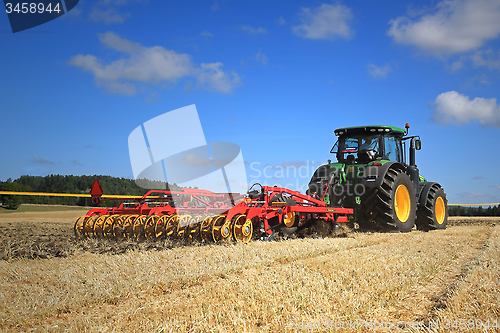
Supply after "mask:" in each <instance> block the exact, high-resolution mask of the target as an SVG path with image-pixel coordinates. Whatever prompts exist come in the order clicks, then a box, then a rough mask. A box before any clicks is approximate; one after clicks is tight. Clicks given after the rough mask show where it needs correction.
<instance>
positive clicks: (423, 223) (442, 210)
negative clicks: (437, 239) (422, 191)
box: [416, 184, 448, 231]
mask: <svg viewBox="0 0 500 333" xmlns="http://www.w3.org/2000/svg"><path fill="white" fill-rule="evenodd" d="M423 199H425V200H424V201H422V203H421V205H420V206H419V207H418V210H417V222H416V224H417V228H418V229H419V230H422V231H429V230H435V229H446V225H447V224H448V201H447V200H446V194H445V193H444V191H443V189H442V188H441V187H440V186H439V185H437V184H434V185H432V186H431V188H430V189H429V193H428V194H427V198H423Z"/></svg>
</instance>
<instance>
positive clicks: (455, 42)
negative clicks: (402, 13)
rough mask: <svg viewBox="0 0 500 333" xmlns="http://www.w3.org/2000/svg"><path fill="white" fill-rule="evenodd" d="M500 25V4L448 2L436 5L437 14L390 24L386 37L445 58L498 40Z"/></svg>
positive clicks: (492, 1)
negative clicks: (447, 55) (491, 40)
mask: <svg viewBox="0 0 500 333" xmlns="http://www.w3.org/2000/svg"><path fill="white" fill-rule="evenodd" d="M499 22H500V1H498V0H446V1H442V2H440V3H438V4H437V5H436V8H435V9H434V13H431V14H426V15H422V16H420V17H419V18H417V19H415V20H412V19H410V18H408V17H398V18H396V19H395V20H391V21H390V22H389V23H390V24H391V27H390V29H389V31H388V32H387V34H388V35H389V36H391V37H393V39H394V41H395V42H397V43H400V44H409V45H415V46H416V47H418V48H420V49H422V50H424V51H426V52H429V53H432V54H435V55H445V54H453V53H460V52H467V51H471V50H475V49H477V48H479V47H481V46H482V45H483V44H484V42H485V41H487V40H489V39H494V38H496V37H498V35H499V34H500V24H499Z"/></svg>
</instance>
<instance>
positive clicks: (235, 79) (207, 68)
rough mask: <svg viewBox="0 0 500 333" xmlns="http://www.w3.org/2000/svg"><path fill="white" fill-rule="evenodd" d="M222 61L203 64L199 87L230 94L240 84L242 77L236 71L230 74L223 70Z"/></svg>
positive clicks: (199, 76)
mask: <svg viewBox="0 0 500 333" xmlns="http://www.w3.org/2000/svg"><path fill="white" fill-rule="evenodd" d="M221 67H222V63H220V62H217V63H211V64H201V70H202V71H201V73H200V74H199V75H198V83H197V87H198V88H202V89H206V90H209V91H214V92H219V93H223V94H229V93H232V92H233V89H234V88H235V87H237V86H239V85H240V83H241V79H240V77H239V75H238V74H237V73H236V72H234V71H233V72H232V73H231V74H228V73H226V72H224V71H222V70H221Z"/></svg>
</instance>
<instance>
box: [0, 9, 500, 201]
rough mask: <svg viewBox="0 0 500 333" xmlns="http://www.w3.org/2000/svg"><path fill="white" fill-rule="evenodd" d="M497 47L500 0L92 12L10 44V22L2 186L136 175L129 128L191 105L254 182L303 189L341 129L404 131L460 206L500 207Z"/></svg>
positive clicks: (3, 70) (0, 20)
mask: <svg viewBox="0 0 500 333" xmlns="http://www.w3.org/2000/svg"><path fill="white" fill-rule="evenodd" d="M499 36H500V1H498V0H495V1H492V0H474V1H471V0H462V1H457V0H455V1H363V2H360V1H350V2H348V1H335V2H322V1H274V2H264V1H230V0H226V1H222V0H216V1H206V2H200V1H154V0H150V1H146V0H135V1H134V0H96V1H90V0H89V1H85V0H81V1H80V3H79V4H78V5H77V6H76V7H75V8H74V9H73V10H72V11H70V12H69V13H68V14H66V15H64V16H62V17H61V18H58V19H55V20H53V21H51V22H48V23H46V24H43V25H41V26H38V27H35V28H32V29H29V30H26V31H23V32H19V33H15V34H13V33H12V32H11V29H10V25H9V21H8V18H7V15H6V14H4V15H0V41H1V44H0V45H1V49H0V50H1V53H0V88H1V89H0V112H1V113H0V114H1V122H0V124H1V125H0V133H1V134H0V135H1V136H0V138H1V140H2V154H1V156H2V157H1V160H0V180H6V179H8V178H13V179H15V178H17V177H19V176H21V175H25V174H27V175H42V176H44V175H47V174H74V175H83V174H85V175H89V174H106V175H112V176H118V177H127V178H133V174H132V169H131V164H130V159H129V153H128V146H127V138H128V135H129V134H130V133H131V132H132V130H134V128H136V127H137V126H139V125H140V124H142V123H144V122H145V121H147V120H149V119H151V118H154V117H156V116H158V115H161V114H163V113H165V112H167V111H171V110H174V109H178V108H181V107H184V106H187V105H191V104H195V105H196V107H197V110H198V113H199V117H200V120H201V123H202V126H203V131H204V134H205V137H206V140H207V141H209V142H213V141H222V142H233V143H236V144H238V145H239V146H240V147H241V151H242V153H243V157H244V159H245V161H246V162H247V177H248V181H249V182H251V181H252V180H260V181H261V182H267V184H270V185H274V184H278V185H281V186H287V185H288V186H289V187H291V188H293V189H301V188H302V189H303V188H304V187H303V186H304V184H306V183H307V182H308V180H309V177H310V174H311V173H312V172H313V170H314V168H315V167H317V166H319V165H321V164H322V163H324V162H326V160H327V159H333V158H334V156H331V155H330V154H329V151H330V148H331V146H332V145H333V144H334V143H335V141H336V137H335V136H334V134H333V130H334V129H336V128H339V127H345V126H356V125H365V124H388V125H394V126H399V127H404V124H405V123H406V122H408V123H410V125H411V128H410V133H411V134H415V135H416V134H418V135H420V137H421V139H422V147H423V148H422V150H421V151H419V152H417V165H418V167H419V168H420V171H421V173H422V174H423V175H424V176H425V177H426V178H427V179H429V180H432V181H438V182H440V183H441V184H442V185H443V186H444V188H445V191H446V192H447V195H448V199H449V201H450V202H453V203H482V202H490V203H497V202H500V176H499V173H498V171H497V166H498V165H499V164H500V157H499V156H500V154H498V152H497V147H498V145H499V143H500V140H499V138H500V137H499V131H500V106H499V101H498V100H497V99H498V98H499V97H500V96H499V95H500V89H499V88H500V82H499V70H500V41H499ZM301 166H302V167H303V169H302V174H301V175H296V176H295V175H293V169H291V168H293V167H295V168H299V167H301ZM287 167H288V168H289V170H291V171H290V172H289V175H288V177H286V176H287V175H286V168H287ZM264 169H266V176H264V174H263V173H262V172H263V171H264ZM283 170H284V172H283ZM296 170H297V169H296Z"/></svg>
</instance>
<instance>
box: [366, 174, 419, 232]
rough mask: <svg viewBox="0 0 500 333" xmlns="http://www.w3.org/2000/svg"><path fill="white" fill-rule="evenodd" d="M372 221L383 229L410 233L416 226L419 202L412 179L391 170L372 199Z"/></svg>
mask: <svg viewBox="0 0 500 333" xmlns="http://www.w3.org/2000/svg"><path fill="white" fill-rule="evenodd" d="M372 198H373V199H372V204H371V205H370V206H371V208H370V209H371V210H372V212H370V216H371V219H372V220H373V221H374V222H375V224H376V225H378V226H380V227H381V228H383V229H388V230H391V231H392V230H397V231H400V232H408V231H410V230H411V229H412V228H413V226H414V225H415V217H416V210H417V200H416V196H415V192H414V191H413V184H412V182H411V180H410V177H409V176H408V175H407V174H405V173H404V172H402V171H401V170H397V169H389V170H387V173H386V174H385V177H384V181H383V182H382V185H380V186H379V187H378V188H377V190H376V193H375V195H374V196H373V197H372Z"/></svg>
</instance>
